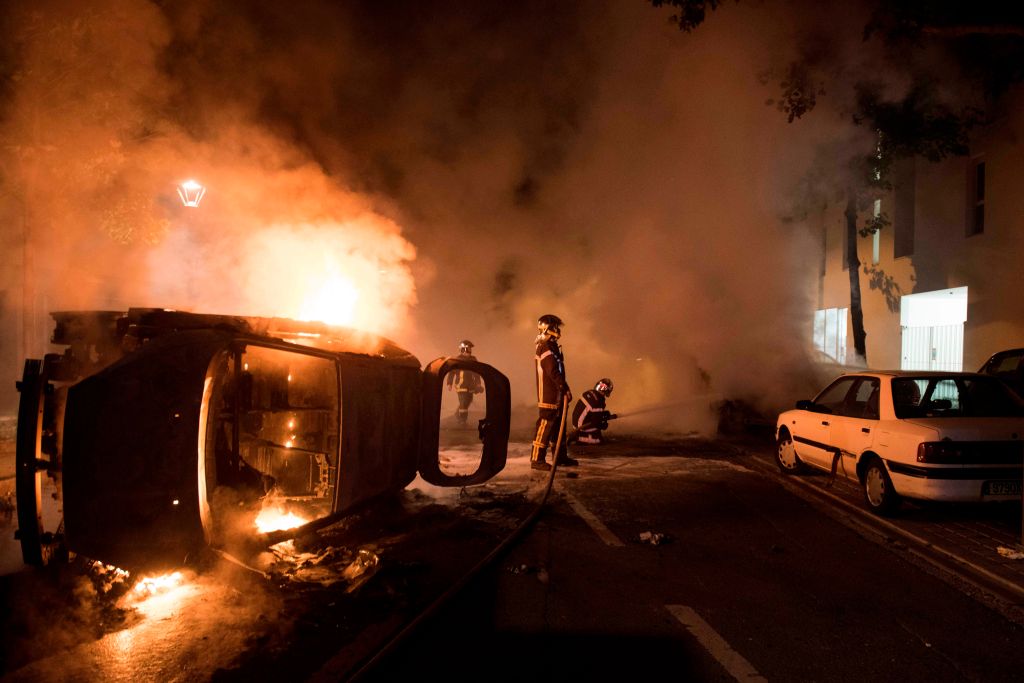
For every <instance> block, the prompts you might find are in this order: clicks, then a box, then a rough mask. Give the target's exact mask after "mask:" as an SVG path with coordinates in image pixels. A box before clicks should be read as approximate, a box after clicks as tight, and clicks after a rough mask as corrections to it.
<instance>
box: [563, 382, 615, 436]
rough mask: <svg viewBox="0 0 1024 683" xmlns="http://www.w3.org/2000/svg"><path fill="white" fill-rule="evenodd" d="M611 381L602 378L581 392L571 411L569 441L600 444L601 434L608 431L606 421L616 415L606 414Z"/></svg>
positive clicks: (610, 393)
mask: <svg viewBox="0 0 1024 683" xmlns="http://www.w3.org/2000/svg"><path fill="white" fill-rule="evenodd" d="M612 388H613V385H612V381H611V380H610V379H608V378H607V377H602V378H601V379H599V380H598V381H597V384H595V385H594V388H593V389H590V390H589V391H585V392H583V395H582V396H580V399H579V400H578V401H576V406H575V407H574V408H573V410H572V426H573V429H574V431H573V435H572V437H571V438H570V439H569V441H570V442H571V441H579V442H580V443H601V442H602V441H604V439H603V438H602V435H601V433H602V432H603V431H604V430H606V429H608V421H609V420H614V419H615V418H616V417H618V416H617V415H613V414H612V413H610V412H608V409H607V407H606V406H607V403H606V401H607V399H608V397H609V396H611V395H612Z"/></svg>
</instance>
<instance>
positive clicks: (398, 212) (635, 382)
mask: <svg viewBox="0 0 1024 683" xmlns="http://www.w3.org/2000/svg"><path fill="white" fill-rule="evenodd" d="M725 10H727V11H725ZM725 10H723V11H720V12H718V13H716V14H715V15H713V16H712V17H711V18H710V19H709V21H708V22H707V24H706V25H705V26H703V27H701V29H700V30H699V31H697V32H695V33H693V34H684V33H681V32H679V31H678V30H677V29H675V28H674V27H673V26H671V25H670V24H669V23H668V22H667V21H666V18H667V17H666V13H665V12H664V11H659V10H655V9H653V8H652V7H651V6H650V5H649V4H648V3H645V2H642V1H640V0H637V1H636V2H629V3H626V2H608V3H582V4H577V3H558V4H556V5H552V4H551V3H542V2H526V3H506V2H495V3H463V2H429V3H423V2H411V1H410V2H397V3H352V4H349V3H330V2H326V1H325V2H312V1H310V2H300V3H289V4H287V5H285V6H282V5H281V4H280V3H274V2H265V3H245V4H242V5H239V4H238V3H230V2H226V1H223V2H217V1H210V2H201V1H196V2H184V3H160V2H156V3H154V2H147V1H145V0H105V2H94V3H88V4H87V5H83V3H75V2H70V1H68V0H65V1H60V0H51V1H50V2H45V3H38V2H33V3H21V4H17V3H15V5H14V8H13V11H12V13H11V14H10V15H9V20H8V25H7V28H6V30H7V31H8V33H9V34H10V38H11V40H10V41H9V42H8V44H9V45H10V46H11V47H10V50H11V55H10V59H11V60H12V63H13V64H14V68H13V70H11V73H13V74H14V75H15V77H14V78H12V79H11V80H10V81H9V83H8V86H9V87H8V88H7V92H6V94H5V99H4V101H3V109H2V112H3V129H2V131H3V132H2V135H3V137H4V141H5V147H4V150H5V151H4V153H3V170H4V178H3V183H4V185H3V191H4V192H5V194H4V195H3V198H0V204H2V205H3V209H4V214H5V216H6V215H21V216H22V218H23V225H24V226H26V228H27V229H26V233H27V234H28V236H29V237H28V239H29V244H30V252H31V256H30V265H31V266H32V272H34V273H35V278H34V287H35V288H37V291H38V293H39V295H40V296H39V298H40V300H43V301H44V302H45V305H46V307H47V309H48V310H55V309H59V308H122V307H125V306H162V307H178V308H186V309H192V310H202V311H208V312H227V313H241V314H269V315H290V316H293V317H307V315H309V316H313V315H317V314H314V313H309V314H307V313H306V311H307V308H306V307H307V304H308V301H309V300H310V299H311V298H312V299H314V300H315V299H317V298H319V299H320V300H321V302H327V303H329V304H331V306H332V308H333V310H334V312H335V313H337V312H338V310H347V311H349V313H350V315H351V321H352V324H355V325H358V326H361V327H366V328H369V329H372V330H374V331H377V332H381V333H384V334H387V335H389V336H392V337H394V338H395V339H396V340H397V341H398V342H399V343H400V344H402V345H403V346H406V347H407V348H409V349H410V350H411V351H413V352H414V353H416V354H417V355H418V356H420V359H421V360H422V361H424V362H425V361H428V360H430V359H432V358H433V357H435V356H439V355H454V354H455V353H456V351H457V343H458V341H459V340H460V339H463V338H467V337H468V338H470V339H472V340H473V341H474V342H475V343H476V345H477V346H476V349H475V351H476V352H477V355H478V357H479V358H480V359H481V360H484V361H486V362H490V363H492V364H493V365H495V366H496V367H498V368H499V369H501V370H502V371H504V372H505V373H506V374H508V375H509V377H510V378H511V380H512V382H513V401H514V403H516V404H517V405H528V404H530V403H531V402H532V400H533V398H532V394H533V391H534V389H533V381H534V380H533V369H532V348H533V338H534V334H535V321H536V319H537V317H538V316H539V315H540V314H543V313H555V314H557V315H559V316H561V317H562V318H563V319H565V320H566V321H567V326H566V328H565V335H564V339H563V342H564V347H565V350H566V355H567V359H568V370H569V379H570V383H571V384H572V386H573V388H574V391H575V393H576V394H580V393H582V392H583V391H584V390H585V389H587V388H589V387H590V386H592V385H593V383H594V382H595V381H596V380H597V379H598V378H600V377H604V376H607V377H611V378H612V379H613V380H614V381H615V384H616V392H615V394H614V396H613V398H612V403H613V405H612V408H613V409H614V410H616V411H617V412H623V413H628V412H629V411H630V410H631V409H639V408H643V407H646V406H651V405H655V404H659V403H673V404H680V403H681V405H677V406H676V407H675V408H674V409H673V410H671V411H663V412H656V413H649V414H648V415H651V416H653V420H652V421H653V423H654V424H657V425H660V426H662V427H664V428H665V429H671V430H688V429H697V430H701V431H708V430H709V429H711V428H713V416H712V413H711V411H710V410H709V406H710V405H711V404H713V403H714V402H715V401H717V400H720V399H723V398H743V399H745V400H748V401H751V402H753V403H755V404H756V405H758V406H759V407H762V408H765V409H774V408H776V407H778V406H780V405H784V404H788V403H790V402H791V401H792V399H793V398H798V397H803V396H804V395H805V394H806V393H807V391H808V390H809V387H808V386H807V384H806V383H805V378H806V377H807V374H808V367H809V366H808V360H807V359H808V355H809V348H808V347H809V338H810V317H809V312H810V311H811V310H813V308H814V305H813V304H814V301H815V297H816V296H817V291H816V288H815V285H816V278H817V274H818V269H819V264H820V259H821V243H820V236H816V234H815V233H813V232H812V231H811V230H810V229H809V228H807V226H805V225H803V224H802V223H801V222H800V220H799V218H800V217H799V216H797V220H783V219H784V218H792V216H793V215H794V214H793V211H792V200H793V196H794V195H793V192H794V191H795V188H796V187H797V185H798V181H799V180H800V177H801V175H802V174H803V172H804V171H805V170H806V169H807V168H808V167H809V165H810V162H811V160H812V152H813V150H814V149H815V147H816V145H817V144H818V142H819V141H820V140H822V139H825V138H826V137H828V136H829V135H832V134H833V133H834V132H835V128H836V127H837V126H838V123H837V122H836V121H834V120H819V121H818V122H816V123H815V122H812V123H809V124H807V125H803V122H801V125H799V126H797V125H787V123H786V122H785V118H784V117H782V116H780V115H778V114H777V112H775V111H774V110H773V109H771V108H769V107H766V106H765V100H766V98H767V97H769V95H770V92H769V89H768V88H766V87H765V86H764V85H762V84H761V83H759V82H758V80H757V78H756V74H757V73H758V72H759V71H762V70H763V69H765V68H767V67H770V66H773V65H774V64H776V63H781V62H778V59H779V55H780V54H781V53H780V51H779V50H777V49H776V48H775V46H776V45H778V44H781V45H785V41H786V40H787V39H788V38H789V35H788V33H787V31H788V24H787V22H786V21H785V20H784V19H782V18H779V17H773V16H771V15H770V14H768V13H766V11H765V10H764V9H763V8H760V7H751V6H748V5H746V4H740V5H736V6H733V5H729V6H727V7H726V8H725ZM788 49H789V48H788V46H787V50H788ZM191 176H195V177H196V178H197V179H199V180H201V181H202V182H203V183H204V184H205V185H206V186H207V188H208V192H207V196H206V197H205V198H204V199H203V203H202V205H201V206H200V207H199V208H198V209H187V208H185V207H183V206H181V203H180V201H179V199H178V197H177V194H176V191H175V184H176V183H177V182H180V181H182V180H185V179H186V178H188V177H191ZM19 207H23V209H22V208H19ZM15 224H16V222H10V223H7V224H5V227H4V230H5V231H7V230H8V227H7V225H12V226H13V225H15ZM10 230H16V228H14V227H12V228H10ZM7 237H8V241H13V242H15V243H16V242H17V238H16V237H11V236H10V235H8V236H7ZM311 279H312V280H313V281H314V282H310V280H311ZM316 282H320V283H322V284H323V285H324V287H326V289H325V288H324V287H321V288H320V289H318V290H317V291H312V292H311V291H309V288H310V287H315V286H316ZM353 286H355V287H358V289H359V295H358V297H355V296H353V294H352V287H353ZM9 303H10V302H8V305H9ZM346 307H349V308H346ZM349 309H350V310H349ZM37 313H38V315H37V318H39V319H41V318H42V312H41V311H40V312H37ZM321 317H323V315H321ZM39 325H40V327H41V328H42V329H45V327H46V325H45V321H44V322H41V323H39ZM31 352H32V353H38V352H39V351H38V350H36V349H32V350H31ZM638 419H639V418H638Z"/></svg>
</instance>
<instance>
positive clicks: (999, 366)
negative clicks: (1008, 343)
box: [978, 349, 1024, 396]
mask: <svg viewBox="0 0 1024 683" xmlns="http://www.w3.org/2000/svg"><path fill="white" fill-rule="evenodd" d="M1022 361H1024V349H1007V350H1005V351H1000V352H998V353H994V354H992V356H991V357H990V358H989V359H988V360H987V361H985V364H984V365H982V366H981V368H979V369H978V372H980V373H981V374H983V375H992V376H993V377H998V378H999V379H1001V380H1003V381H1004V382H1006V383H1007V384H1008V385H1009V387H1010V388H1011V389H1013V390H1014V391H1016V392H1017V395H1018V396H1024V362H1022Z"/></svg>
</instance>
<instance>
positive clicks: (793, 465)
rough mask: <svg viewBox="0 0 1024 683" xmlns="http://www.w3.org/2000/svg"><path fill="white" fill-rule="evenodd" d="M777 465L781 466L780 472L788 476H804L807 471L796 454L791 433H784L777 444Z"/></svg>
mask: <svg viewBox="0 0 1024 683" xmlns="http://www.w3.org/2000/svg"><path fill="white" fill-rule="evenodd" d="M775 464H776V465H778V466H779V471H780V472H782V473H783V474H787V475H789V474H802V473H803V472H805V471H806V470H807V467H806V465H804V463H803V461H802V460H800V456H799V455H797V454H796V448H794V446H793V437H791V436H790V435H789V432H785V431H784V432H782V434H780V435H779V438H778V441H777V442H776V444H775Z"/></svg>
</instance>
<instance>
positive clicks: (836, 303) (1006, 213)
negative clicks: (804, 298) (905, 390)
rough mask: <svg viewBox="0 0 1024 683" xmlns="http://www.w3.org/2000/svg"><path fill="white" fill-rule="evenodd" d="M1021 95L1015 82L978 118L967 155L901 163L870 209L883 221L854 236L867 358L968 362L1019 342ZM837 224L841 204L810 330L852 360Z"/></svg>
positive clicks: (828, 226) (947, 364)
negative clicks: (981, 121)
mask: <svg viewBox="0 0 1024 683" xmlns="http://www.w3.org/2000/svg"><path fill="white" fill-rule="evenodd" d="M1022 105H1024V97H1021V96H1020V94H1019V93H1018V94H1017V96H1016V97H1015V98H1014V101H1013V102H1008V103H1007V105H1006V106H1005V108H1004V113H1003V114H1002V115H1000V116H999V117H997V118H996V119H995V121H994V122H992V123H990V124H989V125H986V126H985V127H983V128H979V129H977V130H976V131H975V134H974V135H973V137H972V141H971V149H970V154H969V155H967V156H964V157H955V158H951V159H946V160H944V161H942V162H938V163H933V162H929V161H927V160H925V159H921V158H918V159H911V160H903V161H900V162H898V163H897V164H896V165H895V168H894V170H893V174H892V181H893V189H892V191H891V192H888V193H885V194H884V195H882V196H880V197H879V198H878V199H877V200H876V201H875V202H874V206H873V207H871V208H870V209H869V211H874V212H876V213H882V214H885V216H886V217H888V219H889V220H890V221H891V223H890V224H889V225H887V226H886V227H885V228H883V229H882V230H879V231H878V232H877V233H875V234H874V235H872V236H868V237H858V246H857V250H858V257H859V259H860V263H861V267H860V273H859V275H860V286H861V297H862V306H863V312H864V327H865V330H866V331H867V339H866V349H867V358H866V362H867V365H868V367H871V368H876V369H924V370H929V369H934V370H961V369H962V370H968V371H973V370H977V369H978V368H980V367H981V365H982V364H983V363H984V361H985V360H986V359H987V358H988V357H989V356H990V355H992V354H993V353H995V352H996V351H999V350H1002V349H1006V348H1014V347H1024V295H1022V292H1024V264H1022V262H1021V261H1022V255H1024V106H1022ZM866 217H867V216H862V217H861V221H860V223H861V224H863V222H864V218H866ZM845 231H846V221H845V219H844V217H843V215H842V207H839V208H837V209H835V208H834V209H833V210H831V211H830V212H827V213H826V215H825V217H824V219H823V240H822V250H823V255H822V264H821V276H820V279H819V292H818V307H817V309H818V310H817V311H816V312H815V317H814V321H815V322H814V328H813V330H812V331H810V336H811V339H812V341H813V343H814V345H815V346H816V347H817V348H818V349H819V350H820V351H821V352H822V353H824V354H825V355H827V356H829V357H831V358H833V359H835V360H836V361H838V362H840V363H844V364H850V365H855V364H857V359H855V358H854V357H853V356H854V352H853V339H852V332H851V326H850V316H849V306H850V281H849V274H848V271H847V270H846V268H847V266H846V263H847V261H846V232H845Z"/></svg>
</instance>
